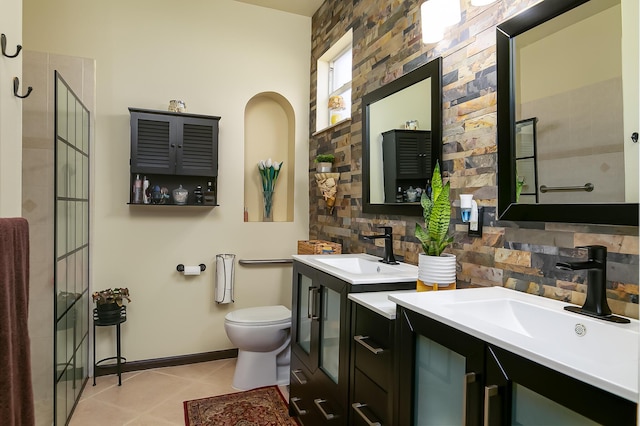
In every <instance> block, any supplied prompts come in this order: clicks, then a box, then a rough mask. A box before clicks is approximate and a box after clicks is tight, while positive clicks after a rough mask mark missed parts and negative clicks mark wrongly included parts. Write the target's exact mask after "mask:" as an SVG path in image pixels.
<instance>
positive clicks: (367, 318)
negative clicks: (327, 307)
mask: <svg viewBox="0 0 640 426" xmlns="http://www.w3.org/2000/svg"><path fill="white" fill-rule="evenodd" d="M351 305H352V319H351V330H352V332H351V336H352V337H351V341H350V344H351V368H350V375H351V383H352V386H351V390H350V400H349V402H350V404H349V405H350V407H349V408H350V410H351V413H350V419H351V422H350V423H349V424H352V425H358V426H359V425H362V426H367V425H371V424H380V425H392V424H395V422H394V421H393V415H394V408H393V399H394V388H395V385H396V383H395V378H396V377H395V374H394V357H395V356H396V355H395V353H396V351H395V350H394V335H395V334H394V323H395V320H393V319H389V318H385V317H383V316H382V315H380V314H378V313H376V312H374V311H372V310H370V309H368V308H366V307H364V306H362V305H360V304H357V303H354V302H352V303H351Z"/></svg>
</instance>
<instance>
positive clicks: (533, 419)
mask: <svg viewBox="0 0 640 426" xmlns="http://www.w3.org/2000/svg"><path fill="white" fill-rule="evenodd" d="M511 424H512V425H522V426H526V425H532V426H533V425H564V426H590V425H593V426H595V425H598V424H599V423H597V422H594V421H592V420H589V419H588V418H586V417H584V416H582V415H580V414H578V413H576V412H575V411H572V410H570V409H568V408H567V407H563V406H562V405H560V404H558V403H557V402H554V401H552V400H550V399H549V398H546V397H544V396H542V395H540V394H539V393H537V392H534V391H532V390H531V389H528V388H526V387H525V386H522V385H520V384H518V383H513V385H512V394H511Z"/></svg>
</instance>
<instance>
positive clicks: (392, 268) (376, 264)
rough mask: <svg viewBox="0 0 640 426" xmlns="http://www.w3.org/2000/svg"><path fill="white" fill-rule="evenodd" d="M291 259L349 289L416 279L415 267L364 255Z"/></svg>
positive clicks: (306, 255)
mask: <svg viewBox="0 0 640 426" xmlns="http://www.w3.org/2000/svg"><path fill="white" fill-rule="evenodd" d="M292 257H293V258H294V259H295V260H297V261H298V262H301V263H304V264H305V265H308V266H311V267H312V268H315V269H318V270H320V271H322V272H325V273H327V274H329V275H333V276H334V277H336V278H340V279H341V280H343V281H346V282H348V283H350V284H352V285H357V284H393V283H406V282H412V281H414V282H415V281H416V280H417V279H418V267H417V266H415V265H410V264H408V263H403V262H399V263H398V264H397V265H389V264H386V263H382V262H380V260H381V259H380V258H379V257H377V256H372V255H370V254H367V253H351V254H294V255H293V256H292Z"/></svg>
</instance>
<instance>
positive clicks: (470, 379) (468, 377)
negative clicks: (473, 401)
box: [462, 372, 476, 425]
mask: <svg viewBox="0 0 640 426" xmlns="http://www.w3.org/2000/svg"><path fill="white" fill-rule="evenodd" d="M462 380H463V381H464V382H463V384H462V424H463V425H466V424H467V407H468V405H469V404H468V403H467V399H468V398H469V385H470V384H471V383H475V382H476V373H473V372H471V373H467V374H465V375H464V377H463V378H462Z"/></svg>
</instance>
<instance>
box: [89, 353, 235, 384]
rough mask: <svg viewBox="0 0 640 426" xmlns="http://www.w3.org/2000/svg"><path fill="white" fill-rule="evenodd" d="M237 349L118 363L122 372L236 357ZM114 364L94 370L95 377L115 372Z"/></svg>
mask: <svg viewBox="0 0 640 426" xmlns="http://www.w3.org/2000/svg"><path fill="white" fill-rule="evenodd" d="M237 357H238V349H225V350H222V351H213V352H203V353H199V354H190V355H180V356H173V357H167V358H155V359H145V360H141V361H131V362H125V363H123V364H121V365H120V368H121V370H122V372H123V373H128V372H131V371H140V370H148V369H150V368H162V367H175V366H177V365H187V364H195V363H198V362H207V361H217V360H219V359H227V358H237ZM117 373H118V371H117V366H116V365H103V366H100V367H99V368H96V369H95V370H94V374H95V376H96V377H100V376H108V375H110V374H117Z"/></svg>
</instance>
